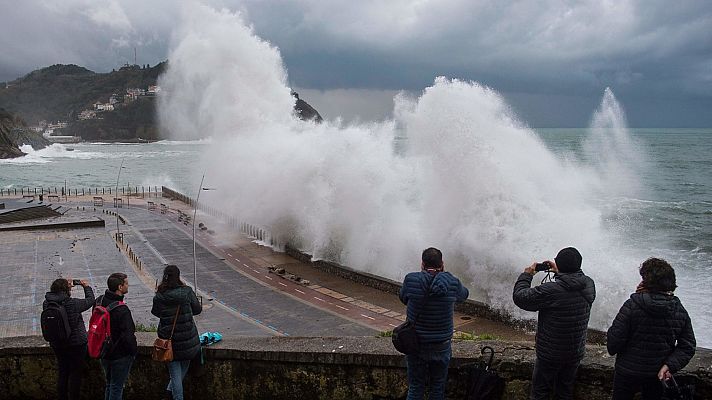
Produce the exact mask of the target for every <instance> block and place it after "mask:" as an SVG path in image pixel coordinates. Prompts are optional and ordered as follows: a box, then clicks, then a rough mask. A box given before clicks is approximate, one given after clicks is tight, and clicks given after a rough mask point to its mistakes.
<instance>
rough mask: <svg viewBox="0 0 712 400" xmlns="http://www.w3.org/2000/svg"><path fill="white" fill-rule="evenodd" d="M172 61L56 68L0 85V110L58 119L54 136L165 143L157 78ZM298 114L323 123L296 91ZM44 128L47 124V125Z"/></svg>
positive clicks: (31, 119) (36, 121) (33, 120)
mask: <svg viewBox="0 0 712 400" xmlns="http://www.w3.org/2000/svg"><path fill="white" fill-rule="evenodd" d="M166 66H167V61H164V62H162V63H159V64H157V65H155V66H153V67H151V66H149V65H143V66H139V65H125V66H123V67H121V68H120V69H119V70H115V71H112V72H108V73H96V72H93V71H90V70H88V69H86V68H84V67H80V66H77V65H62V64H56V65H52V66H50V67H46V68H41V69H38V70H36V71H33V72H30V73H29V74H27V75H25V76H24V77H22V78H19V79H16V80H14V81H12V82H7V83H6V84H4V85H2V86H0V106H1V107H4V108H5V109H7V110H8V111H10V112H12V113H15V114H16V115H18V116H19V117H21V118H23V120H25V121H27V123H28V124H30V125H33V126H37V125H42V124H43V123H44V124H47V123H51V122H54V121H62V122H66V126H63V127H61V128H54V135H65V136H80V137H81V138H82V139H83V140H86V141H126V142H132V141H143V140H158V139H161V135H160V132H159V126H158V120H157V118H156V107H157V101H156V100H157V97H158V96H161V95H169V94H165V93H161V92H160V87H159V86H158V78H159V76H160V75H161V74H162V73H163V71H164V70H165V68H166ZM292 95H293V96H294V97H295V105H294V114H295V115H296V116H297V117H299V118H301V119H303V120H310V121H315V122H321V120H322V118H321V115H319V112H318V111H316V110H315V109H314V107H312V106H311V105H309V104H308V103H307V102H306V101H304V100H302V99H300V98H299V96H298V95H297V94H296V93H292ZM42 126H44V125H42Z"/></svg>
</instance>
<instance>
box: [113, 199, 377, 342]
mask: <svg viewBox="0 0 712 400" xmlns="http://www.w3.org/2000/svg"><path fill="white" fill-rule="evenodd" d="M120 213H121V215H123V216H125V218H126V219H127V222H128V223H129V224H130V227H128V228H126V229H128V230H126V231H125V236H124V240H125V242H127V243H129V244H130V246H131V248H133V249H134V251H136V252H137V253H138V254H140V255H141V258H142V260H143V259H144V254H147V255H149V256H150V257H152V260H151V262H148V260H145V261H146V262H144V263H143V264H144V265H147V269H148V270H149V271H150V272H151V273H152V274H153V275H154V276H156V277H158V276H160V274H161V271H162V268H163V265H164V264H165V263H168V264H175V265H178V266H179V267H180V268H181V271H182V272H183V278H184V279H185V280H186V281H187V282H189V283H192V281H193V274H192V269H193V268H192V266H193V254H192V243H193V242H192V238H191V236H190V235H189V234H191V235H192V231H191V230H190V229H192V226H190V229H189V228H188V227H186V226H185V225H183V224H180V223H178V222H177V219H178V215H177V214H174V213H169V214H165V215H163V214H160V213H159V212H156V211H154V212H150V211H148V210H146V209H143V208H131V209H122V210H121V211H120ZM181 227H182V228H185V230H183V229H181ZM206 236H207V235H206V234H202V233H201V234H200V235H199V236H198V239H199V244H198V246H197V251H196V258H197V265H198V279H199V282H198V286H199V288H200V289H201V291H202V292H204V293H205V295H206V298H212V299H213V300H212V302H213V303H215V302H218V303H220V304H222V305H224V308H227V309H229V310H232V311H233V312H235V313H236V314H238V315H239V316H240V317H242V318H243V319H245V320H247V321H251V322H253V323H256V324H258V325H259V326H261V327H264V328H267V329H269V330H271V331H273V332H274V333H275V334H280V335H291V336H342V335H349V336H370V335H373V334H375V333H376V332H377V329H375V328H374V327H369V326H367V323H366V321H363V322H357V321H354V320H352V318H351V317H352V316H350V315H348V313H346V312H345V310H344V309H343V308H346V309H349V308H348V307H345V306H341V307H343V308H339V307H337V306H335V305H333V304H332V303H333V302H327V301H326V299H324V298H323V297H325V296H324V295H323V294H321V293H318V292H315V291H314V289H310V288H308V287H304V286H301V285H297V284H295V283H293V282H291V281H285V280H283V279H281V278H278V277H276V276H269V275H270V274H269V273H268V272H267V269H266V268H264V267H262V266H258V265H256V264H254V263H253V262H252V261H251V260H250V258H249V257H248V256H247V255H246V254H243V253H242V252H241V251H239V249H230V248H229V247H227V248H219V247H218V246H217V245H216V244H215V243H213V242H208V241H207V240H208V238H207V237H206ZM210 239H213V238H210ZM203 245H205V246H207V248H205V247H203ZM233 253H234V254H233ZM228 254H230V256H228ZM240 257H242V258H240ZM157 261H158V262H157ZM280 288H284V290H280ZM289 291H291V292H289ZM287 292H289V293H287ZM315 294H316V295H318V296H315ZM313 297H317V298H319V299H321V300H317V299H314V298H313ZM316 302H319V303H321V304H317V303H316ZM349 311H350V309H349ZM363 312H364V313H365V312H367V311H363ZM361 313H362V312H359V316H360V314H361ZM371 318H374V320H375V318H376V316H373V317H371ZM369 321H372V320H369Z"/></svg>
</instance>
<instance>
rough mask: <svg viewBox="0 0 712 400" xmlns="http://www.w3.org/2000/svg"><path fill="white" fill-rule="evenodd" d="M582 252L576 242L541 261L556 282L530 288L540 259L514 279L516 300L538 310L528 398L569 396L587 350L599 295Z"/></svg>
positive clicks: (524, 307)
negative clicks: (593, 308)
mask: <svg viewBox="0 0 712 400" xmlns="http://www.w3.org/2000/svg"><path fill="white" fill-rule="evenodd" d="M581 261H582V257H581V254H580V253H579V252H578V250H576V249H575V248H573V247H567V248H565V249H562V250H561V251H559V253H558V254H557V255H556V258H554V261H551V260H549V261H545V262H544V263H543V264H546V266H548V269H549V270H550V271H553V272H554V273H555V274H554V281H551V282H546V283H542V284H541V285H539V286H536V287H531V283H532V279H533V277H534V274H536V263H534V264H532V265H530V266H529V267H527V268H525V269H524V272H523V273H521V274H520V275H519V278H518V279H517V282H516V283H515V284H514V293H513V295H512V297H513V300H514V304H516V305H517V306H518V307H519V308H521V309H523V310H526V311H538V312H539V318H538V322H537V329H536V362H535V364H534V373H533V375H532V388H531V394H530V399H532V400H534V399H548V398H549V395H550V394H551V393H554V392H555V393H556V398H557V399H571V398H572V397H573V386H574V381H575V379H576V370H577V369H578V366H579V364H580V363H581V359H583V356H584V352H585V349H586V347H585V346H586V333H587V331H588V320H589V317H590V316H591V305H592V304H593V301H594V300H595V298H596V286H595V284H594V283H593V280H592V279H591V278H589V277H588V276H586V275H585V274H584V273H583V271H581Z"/></svg>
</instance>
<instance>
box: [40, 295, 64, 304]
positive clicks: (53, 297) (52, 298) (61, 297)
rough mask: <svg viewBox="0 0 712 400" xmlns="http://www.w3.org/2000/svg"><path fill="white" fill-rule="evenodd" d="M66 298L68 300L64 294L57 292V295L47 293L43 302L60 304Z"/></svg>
mask: <svg viewBox="0 0 712 400" xmlns="http://www.w3.org/2000/svg"><path fill="white" fill-rule="evenodd" d="M68 298H69V296H67V294H66V293H64V292H59V293H55V292H47V293H45V300H47V301H54V302H56V303H60V304H61V303H64V301H65V300H67V299H68Z"/></svg>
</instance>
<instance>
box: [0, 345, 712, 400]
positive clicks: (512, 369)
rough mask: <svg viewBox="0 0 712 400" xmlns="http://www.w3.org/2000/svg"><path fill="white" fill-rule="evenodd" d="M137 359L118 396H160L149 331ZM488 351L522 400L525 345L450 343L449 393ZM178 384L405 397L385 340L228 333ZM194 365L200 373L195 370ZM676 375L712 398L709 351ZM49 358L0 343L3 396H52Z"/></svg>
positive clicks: (224, 390)
mask: <svg viewBox="0 0 712 400" xmlns="http://www.w3.org/2000/svg"><path fill="white" fill-rule="evenodd" d="M137 336H138V342H139V355H138V357H137V359H136V361H135V363H134V366H133V368H132V370H131V374H130V376H129V380H128V382H127V385H126V390H125V392H124V398H125V399H128V400H131V399H145V400H150V399H162V398H164V395H165V393H164V389H165V385H166V384H167V382H168V373H167V371H166V366H165V365H164V364H162V363H157V362H154V361H152V360H151V359H150V356H149V352H150V346H151V345H152V343H153V339H154V338H155V334H153V333H139V334H137ZM484 345H489V346H492V347H493V348H494V349H495V350H496V351H497V354H496V355H495V359H494V363H493V367H492V368H493V370H495V371H497V373H498V374H499V375H500V376H502V377H503V378H504V379H505V380H506V388H505V394H504V396H503V398H504V399H526V398H527V396H528V391H529V384H530V377H531V373H532V367H533V359H534V350H533V348H532V344H531V343H524V342H503V341H487V342H476V341H455V342H454V343H453V359H452V362H451V364H450V372H449V378H448V385H447V396H448V398H451V399H462V398H464V395H465V392H466V390H467V384H468V383H469V382H470V378H469V376H468V374H469V371H470V370H471V368H472V367H473V365H474V363H476V362H478V361H480V357H479V354H480V349H481V348H482V346H484ZM205 359H206V360H205V364H204V365H203V366H198V365H197V364H196V363H194V365H193V366H192V367H191V371H190V373H189V375H188V376H187V377H186V380H185V388H186V395H187V398H193V399H197V398H201V399H212V400H221V399H299V398H303V399H335V400H339V399H344V400H346V399H404V398H405V396H406V392H407V383H406V369H405V357H404V356H403V355H401V354H399V353H397V352H396V351H395V350H394V349H393V347H392V346H391V343H390V339H389V338H376V337H344V338H331V337H323V338H294V337H267V338H264V337H260V338H256V337H234V338H226V339H225V340H224V341H223V342H221V343H218V344H216V345H214V346H211V347H208V348H206V349H205ZM613 361H614V358H612V357H609V356H608V355H607V353H606V351H605V347H602V346H597V345H592V346H588V348H587V355H586V358H584V360H583V362H582V364H581V367H580V369H579V373H578V379H577V383H576V389H575V393H576V396H575V398H576V399H591V400H598V399H608V398H610V395H611V389H612V378H613ZM194 367H197V368H194ZM84 376H85V379H84V383H83V385H82V398H83V399H96V398H101V397H102V395H103V389H104V379H103V375H102V372H101V368H100V365H99V363H98V362H97V361H96V360H89V362H88V365H87V369H86V372H85V375H84ZM678 377H680V379H682V380H684V381H692V382H694V383H695V384H696V386H697V392H696V396H695V398H696V399H709V398H712V351H710V350H704V349H700V350H698V353H697V355H696V356H695V358H694V359H693V360H692V362H691V363H690V365H688V366H687V368H685V370H683V371H682V372H681V373H679V374H678ZM55 379H56V362H55V357H54V354H53V353H52V350H51V349H50V348H49V347H48V346H47V343H46V342H44V340H43V339H42V337H40V336H29V337H15V338H4V339H0V387H2V390H1V391H0V399H8V400H15V399H17V400H20V399H27V400H34V399H37V400H39V399H47V398H52V397H53V396H55V394H56V391H55V390H56V389H55Z"/></svg>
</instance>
